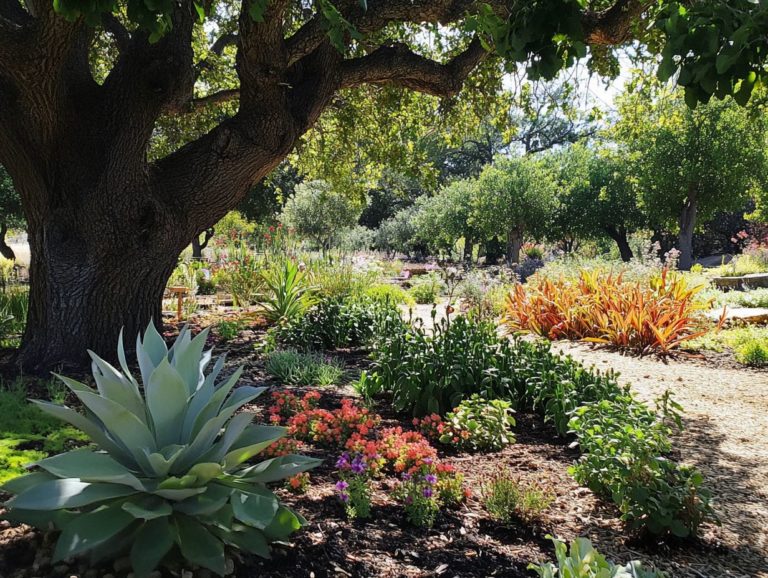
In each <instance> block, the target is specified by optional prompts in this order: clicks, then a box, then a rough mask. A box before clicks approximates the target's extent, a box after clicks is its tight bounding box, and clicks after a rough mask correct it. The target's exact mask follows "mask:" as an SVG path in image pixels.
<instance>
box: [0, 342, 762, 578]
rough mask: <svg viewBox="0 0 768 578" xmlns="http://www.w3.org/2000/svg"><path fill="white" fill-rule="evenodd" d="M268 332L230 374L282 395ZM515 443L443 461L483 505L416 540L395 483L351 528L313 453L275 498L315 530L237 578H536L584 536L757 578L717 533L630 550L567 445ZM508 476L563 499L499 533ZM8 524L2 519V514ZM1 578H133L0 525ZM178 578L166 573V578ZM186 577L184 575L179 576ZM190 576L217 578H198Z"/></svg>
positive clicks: (247, 345) (328, 470) (524, 419)
mask: <svg viewBox="0 0 768 578" xmlns="http://www.w3.org/2000/svg"><path fill="white" fill-rule="evenodd" d="M260 333H261V331H260V330H259V329H256V330H254V331H246V332H245V333H244V335H243V338H241V339H238V340H235V341H233V342H230V343H228V344H226V345H223V346H219V347H218V348H217V350H218V352H219V353H221V351H222V350H223V349H226V350H227V351H228V366H229V365H232V366H235V365H239V364H243V365H245V367H246V371H245V374H244V377H243V380H242V383H259V384H270V385H277V384H274V383H273V382H270V381H269V378H268V377H267V376H266V375H265V373H264V370H263V364H262V362H261V360H260V359H259V356H257V355H256V354H255V353H254V343H255V342H256V341H257V340H258V338H259V336H260ZM334 355H337V356H339V357H341V358H342V359H344V361H345V363H346V364H347V366H348V367H349V368H350V369H351V371H355V370H359V369H362V368H364V367H365V366H366V364H367V360H366V354H365V352H361V351H339V352H335V353H334ZM321 391H322V393H323V395H324V401H323V405H328V404H330V405H334V406H335V405H336V404H337V403H338V402H339V401H340V399H341V398H343V397H347V396H351V395H353V394H352V392H351V390H350V389H349V388H338V389H336V388H333V389H324V390H321ZM268 402H269V400H268V399H266V396H264V397H263V398H262V399H261V400H259V404H257V405H254V406H252V407H250V408H249V410H252V411H256V412H261V414H262V415H263V416H265V411H264V409H265V406H266V405H267V404H268ZM376 411H378V412H379V413H380V414H382V416H383V418H384V425H387V426H391V425H402V426H403V428H404V429H408V428H410V419H409V418H408V417H407V416H396V415H394V414H393V413H392V412H391V410H390V409H388V406H387V404H386V402H382V403H380V404H378V406H377V407H376ZM516 419H517V426H516V427H515V434H516V437H517V443H515V444H513V445H511V446H509V447H507V448H505V449H504V450H503V451H501V452H496V453H489V454H472V455H470V454H451V455H446V454H445V453H444V452H441V458H442V459H443V460H444V461H446V462H448V463H451V464H453V465H454V466H456V468H457V469H458V470H459V471H460V472H462V473H463V474H464V475H465V479H466V483H467V485H468V486H469V487H470V488H471V489H472V491H473V493H474V496H473V497H472V498H470V499H469V500H468V501H467V502H466V503H465V504H463V505H462V506H461V507H460V508H458V509H456V510H443V512H441V514H440V516H439V517H438V519H437V522H436V524H435V526H434V527H433V528H431V529H424V528H416V527H413V526H411V525H409V524H408V523H407V522H406V520H405V519H404V515H403V512H402V509H401V508H400V507H399V506H398V505H397V504H395V503H394V501H393V500H392V499H391V498H389V497H388V492H387V490H388V488H389V487H390V486H391V484H392V483H393V481H392V479H383V480H380V481H377V482H376V484H377V485H376V492H375V495H374V500H373V505H374V506H373V510H372V518H371V519H370V520H348V519H347V518H346V516H345V515H344V511H343V508H342V506H341V505H340V504H339V503H338V501H337V500H336V498H335V497H334V491H333V485H334V483H335V482H336V480H337V478H335V477H334V467H333V466H334V462H335V459H336V456H337V452H334V451H324V450H317V449H312V448H309V451H308V452H307V453H309V454H311V455H316V456H318V457H322V458H324V459H325V461H324V463H323V464H322V465H321V466H320V467H318V468H317V469H315V470H313V471H312V472H311V478H312V482H311V485H310V488H309V490H308V491H307V493H306V494H303V495H299V496H296V495H293V494H291V493H289V492H288V491H286V490H284V489H279V490H277V491H278V493H279V494H280V495H281V498H282V499H284V500H285V502H287V503H288V504H289V505H290V506H291V507H292V508H294V509H295V510H297V511H298V512H300V513H301V514H302V515H304V516H305V517H306V518H307V519H308V525H307V526H306V527H305V528H304V529H303V530H301V531H300V532H298V533H297V534H295V535H294V536H293V539H292V541H291V543H290V544H284V545H282V544H281V545H276V546H275V548H274V553H273V558H272V559H271V560H262V559H260V558H256V557H239V558H237V559H236V560H235V561H234V562H235V564H234V575H235V576H237V577H242V578H245V577H251V576H263V577H284V578H291V577H316V578H321V577H325V576H329V577H330V576H334V577H336V576H347V577H352V576H354V577H424V576H450V577H453V576H460V577H483V576H499V577H521V576H531V575H532V573H531V572H529V571H527V570H526V568H527V566H528V564H529V563H531V562H537V561H542V560H546V559H551V558H553V548H552V544H551V542H550V541H549V540H548V539H547V538H546V535H547V534H554V535H557V536H558V537H560V538H562V539H566V540H570V539H573V538H574V537H577V536H587V537H589V538H590V539H592V540H593V542H594V543H595V545H596V547H597V548H598V549H600V550H601V552H602V553H604V554H606V555H607V556H609V557H611V558H613V559H615V560H616V561H622V562H626V561H627V560H629V559H634V558H640V559H643V560H647V561H652V562H653V563H655V564H656V565H657V566H661V567H662V568H663V569H665V570H667V571H668V572H670V574H669V575H670V577H672V576H674V577H701V576H707V577H709V576H711V577H715V576H732V577H737V576H757V575H758V573H757V572H754V573H752V572H750V573H748V574H741V573H740V572H739V571H734V567H733V566H729V564H728V558H729V556H730V555H731V554H732V553H731V552H729V551H727V550H725V549H722V548H718V545H717V538H716V533H713V532H712V530H711V529H710V528H707V529H705V532H704V538H703V539H702V540H701V541H698V542H692V543H685V544H681V545H674V544H673V545H669V544H663V545H662V544H656V543H652V542H646V541H637V540H635V541H633V540H630V539H629V538H627V534H626V531H625V530H624V528H623V526H622V523H621V522H620V520H619V519H618V512H617V510H616V508H615V507H614V506H613V505H612V504H611V503H610V502H607V501H605V500H603V499H601V498H599V497H597V496H595V495H594V494H593V493H592V492H591V491H589V490H588V489H586V488H582V487H580V486H578V484H576V482H575V481H574V480H573V479H572V478H571V477H570V476H569V475H568V473H567V468H568V465H569V464H571V463H572V462H573V461H574V460H575V459H576V458H577V457H578V452H577V450H575V449H573V448H571V447H569V442H570V440H567V439H561V438H558V437H557V436H556V435H555V432H554V430H553V429H552V428H550V427H548V426H547V425H545V424H542V423H541V420H540V418H538V417H537V416H533V415H526V414H518V415H516ZM500 468H505V469H508V470H510V471H511V472H513V473H514V475H516V476H518V477H519V478H520V479H521V480H522V481H524V482H528V483H530V482H535V483H537V484H539V485H541V486H543V487H545V488H547V489H549V490H550V491H552V492H553V493H554V494H555V495H556V496H557V497H556V499H555V501H554V503H553V504H552V506H551V507H550V508H549V509H548V510H547V511H546V512H545V513H544V514H543V515H542V516H541V518H540V519H539V520H537V521H536V522H533V523H524V522H522V521H518V522H515V523H513V524H510V525H509V526H502V525H499V524H498V523H497V522H495V521H493V520H492V519H491V518H490V517H489V516H488V514H487V513H486V512H485V510H484V509H483V506H482V502H481V499H480V496H481V493H482V490H481V489H482V486H483V484H484V483H485V482H486V481H487V480H488V479H489V477H490V476H491V475H492V474H493V473H494V472H496V471H498V470H499V469H500ZM0 513H2V510H0ZM0 524H2V525H0V577H7V578H31V577H43V576H47V577H51V578H59V577H68V576H83V577H88V578H91V577H103V578H110V576H113V577H122V576H127V575H128V570H127V569H126V566H125V561H124V560H123V561H120V560H118V561H117V563H116V564H115V566H114V567H106V568H105V567H101V568H89V567H88V565H87V563H85V562H71V563H64V564H57V565H51V563H50V556H51V552H52V539H51V537H50V536H44V535H43V534H41V533H40V532H38V531H36V530H34V529H31V528H28V527H25V526H21V527H12V526H11V525H10V524H8V523H7V522H4V523H0ZM166 575H167V576H171V575H174V574H171V573H167V574H162V576H166ZM176 575H179V574H176ZM184 575H185V576H187V577H191V576H201V577H204V576H209V575H210V574H209V573H208V572H207V571H197V572H195V573H194V574H190V573H185V574H184ZM157 576H161V574H160V573H157Z"/></svg>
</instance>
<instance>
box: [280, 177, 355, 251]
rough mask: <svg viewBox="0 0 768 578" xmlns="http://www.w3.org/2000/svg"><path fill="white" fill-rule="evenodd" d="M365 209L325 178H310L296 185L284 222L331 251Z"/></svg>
mask: <svg viewBox="0 0 768 578" xmlns="http://www.w3.org/2000/svg"><path fill="white" fill-rule="evenodd" d="M361 211H362V207H361V206H360V204H359V203H356V202H354V201H353V200H352V199H350V198H349V197H348V196H347V195H342V194H340V193H337V192H336V191H334V190H333V188H332V187H331V185H330V184H328V183H326V182H325V181H309V182H306V183H301V184H300V185H297V186H296V191H295V193H294V195H293V196H292V197H291V198H290V199H288V201H287V202H286V203H285V207H284V208H283V212H282V214H281V215H280V221H281V222H282V223H284V224H285V225H286V226H288V227H292V228H293V229H295V231H296V234H297V235H299V236H301V237H305V238H308V239H311V240H312V241H313V242H314V243H315V244H316V245H317V246H318V247H320V248H321V249H322V250H323V251H327V250H328V249H330V248H331V247H332V246H333V244H334V241H335V240H337V239H338V238H339V235H340V234H341V233H342V231H343V230H344V229H348V228H350V227H352V226H354V225H355V224H356V223H357V219H358V218H359V217H360V213H361Z"/></svg>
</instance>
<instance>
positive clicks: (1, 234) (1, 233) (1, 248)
mask: <svg viewBox="0 0 768 578" xmlns="http://www.w3.org/2000/svg"><path fill="white" fill-rule="evenodd" d="M7 234H8V225H6V224H5V223H3V224H2V225H0V255H2V256H3V257H5V258H6V259H10V260H11V261H15V260H16V253H14V252H13V249H12V248H11V247H10V246H9V245H8V243H6V242H5V236H6V235H7Z"/></svg>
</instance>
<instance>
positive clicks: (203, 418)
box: [190, 366, 243, 437]
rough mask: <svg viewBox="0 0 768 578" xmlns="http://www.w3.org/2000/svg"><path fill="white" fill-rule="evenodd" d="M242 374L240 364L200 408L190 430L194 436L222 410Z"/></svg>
mask: <svg viewBox="0 0 768 578" xmlns="http://www.w3.org/2000/svg"><path fill="white" fill-rule="evenodd" d="M242 374H243V367H242V366H240V367H238V368H237V369H236V370H235V372H234V373H233V374H232V375H230V376H229V378H228V379H227V380H226V381H225V382H224V383H223V384H222V385H220V386H219V387H218V388H217V389H216V390H215V391H214V393H213V395H212V396H211V399H210V401H208V403H207V404H205V406H204V407H203V408H202V409H201V410H200V412H199V414H198V415H197V417H196V418H195V421H194V424H193V425H192V429H191V431H190V434H191V435H192V436H193V437H194V436H197V435H198V434H199V433H200V431H201V429H202V428H203V427H205V424H206V423H208V421H209V420H211V419H213V418H215V417H216V415H217V414H218V413H219V412H220V411H221V408H222V406H223V405H224V400H225V399H226V398H227V396H228V395H229V392H230V391H232V388H233V387H235V384H236V383H237V380H238V379H240V376H241V375H242ZM233 413H234V411H233Z"/></svg>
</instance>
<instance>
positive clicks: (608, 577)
mask: <svg viewBox="0 0 768 578" xmlns="http://www.w3.org/2000/svg"><path fill="white" fill-rule="evenodd" d="M550 538H551V536H550ZM552 541H553V542H554V543H555V556H556V557H557V566H555V565H554V564H552V563H551V562H547V563H546V564H542V565H541V566H537V565H535V564H531V565H530V566H528V568H529V569H530V570H533V571H534V572H536V574H537V575H538V576H540V577H541V578H555V577H558V578H665V577H666V574H664V573H663V572H659V571H658V570H653V569H648V568H644V567H643V565H642V564H641V563H640V562H637V561H632V562H630V563H629V564H627V565H626V566H617V565H615V564H613V563H612V562H609V561H608V560H606V559H605V557H604V556H603V555H601V554H600V553H599V552H598V551H597V550H595V549H594V548H593V547H592V543H591V542H590V541H589V540H587V539H586V538H576V539H575V540H574V541H573V542H571V547H570V552H569V551H568V548H567V547H566V545H565V543H564V542H561V541H560V540H557V539H555V538H552Z"/></svg>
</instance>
